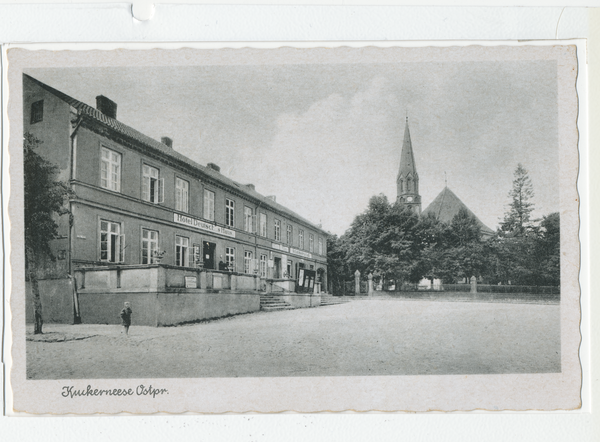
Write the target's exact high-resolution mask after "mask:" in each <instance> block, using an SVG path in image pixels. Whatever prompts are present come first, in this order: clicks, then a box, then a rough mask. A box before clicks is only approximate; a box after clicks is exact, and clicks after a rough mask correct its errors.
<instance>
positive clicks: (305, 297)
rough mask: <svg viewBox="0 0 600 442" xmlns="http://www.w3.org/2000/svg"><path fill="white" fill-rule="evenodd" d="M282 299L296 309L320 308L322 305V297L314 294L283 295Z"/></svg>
mask: <svg viewBox="0 0 600 442" xmlns="http://www.w3.org/2000/svg"><path fill="white" fill-rule="evenodd" d="M280 297H281V299H282V300H283V301H285V302H287V303H288V304H290V305H291V306H292V307H294V308H308V307H318V306H320V305H321V295H320V294H314V293H283V294H281V295H280Z"/></svg>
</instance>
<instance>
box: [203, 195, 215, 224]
mask: <svg viewBox="0 0 600 442" xmlns="http://www.w3.org/2000/svg"><path fill="white" fill-rule="evenodd" d="M204 219H207V220H209V221H214V220H215V192H211V191H210V190H206V189H204Z"/></svg>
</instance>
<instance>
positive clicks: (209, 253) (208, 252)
mask: <svg viewBox="0 0 600 442" xmlns="http://www.w3.org/2000/svg"><path fill="white" fill-rule="evenodd" d="M216 248H217V245H216V244H215V243H212V242H206V241H204V242H203V243H202V256H203V258H204V268H205V269H215V249H216Z"/></svg>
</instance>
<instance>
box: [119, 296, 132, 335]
mask: <svg viewBox="0 0 600 442" xmlns="http://www.w3.org/2000/svg"><path fill="white" fill-rule="evenodd" d="M132 313H133V311H132V310H131V304H130V303H129V302H126V303H125V307H124V308H123V310H121V320H122V321H123V329H124V330H125V334H126V335H128V336H129V326H130V325H131V314H132Z"/></svg>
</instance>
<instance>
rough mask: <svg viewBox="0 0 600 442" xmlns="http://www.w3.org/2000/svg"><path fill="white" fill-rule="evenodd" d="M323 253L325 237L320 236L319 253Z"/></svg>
mask: <svg viewBox="0 0 600 442" xmlns="http://www.w3.org/2000/svg"><path fill="white" fill-rule="evenodd" d="M322 254H323V238H319V255H322Z"/></svg>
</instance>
